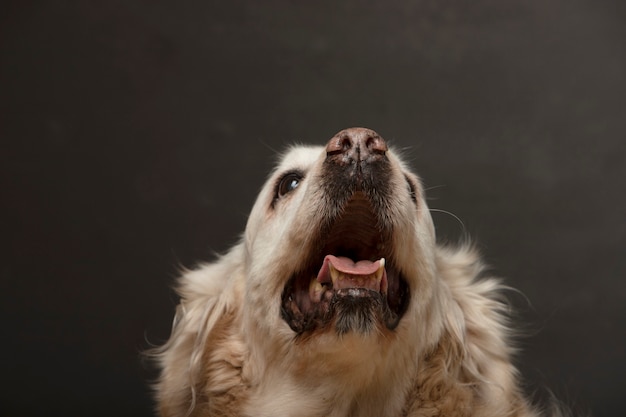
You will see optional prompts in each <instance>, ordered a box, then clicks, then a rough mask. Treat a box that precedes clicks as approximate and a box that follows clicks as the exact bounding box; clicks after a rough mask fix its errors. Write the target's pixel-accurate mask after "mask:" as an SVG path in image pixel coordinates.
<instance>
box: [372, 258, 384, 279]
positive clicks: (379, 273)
mask: <svg viewBox="0 0 626 417" xmlns="http://www.w3.org/2000/svg"><path fill="white" fill-rule="evenodd" d="M384 271H385V258H380V260H379V261H378V269H377V270H376V272H375V273H374V277H376V281H377V282H380V281H381V280H382V279H383V272H384Z"/></svg>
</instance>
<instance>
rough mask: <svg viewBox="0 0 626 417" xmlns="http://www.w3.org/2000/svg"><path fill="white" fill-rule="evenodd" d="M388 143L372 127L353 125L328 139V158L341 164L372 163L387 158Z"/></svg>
mask: <svg viewBox="0 0 626 417" xmlns="http://www.w3.org/2000/svg"><path fill="white" fill-rule="evenodd" d="M385 152H387V144H386V143H385V140H384V139H383V138H382V137H380V135H379V134H378V133H376V132H374V131H373V130H371V129H366V128H363V127H353V128H350V129H346V130H342V131H341V132H339V133H337V134H336V135H335V136H333V138H332V139H331V140H330V141H328V144H327V145H326V160H330V161H331V162H334V163H339V164H353V163H355V162H357V163H362V162H365V163H370V162H375V161H377V160H380V159H384V158H385Z"/></svg>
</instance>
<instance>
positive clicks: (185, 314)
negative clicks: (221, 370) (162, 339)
mask: <svg viewBox="0 0 626 417" xmlns="http://www.w3.org/2000/svg"><path fill="white" fill-rule="evenodd" d="M243 254H244V252H243V246H242V245H238V246H235V247H234V248H233V249H232V250H231V251H230V252H229V253H228V254H226V255H225V256H223V257H221V258H219V259H218V260H217V261H216V262H214V263H212V264H205V265H202V266H200V267H199V268H197V269H194V270H191V271H186V272H185V273H184V274H183V276H182V277H181V278H180V280H179V283H178V293H179V295H180V297H181V300H180V304H179V305H178V307H177V309H176V316H175V318H174V324H173V326H172V333H171V336H170V338H169V340H168V341H167V343H166V344H165V345H163V346H161V347H159V348H156V349H153V350H152V351H151V352H150V353H149V354H150V355H151V356H153V357H154V358H155V359H156V361H157V362H158V363H159V367H160V368H161V375H160V376H159V380H158V382H157V384H156V387H155V388H156V391H157V400H158V407H159V411H160V413H161V415H164V416H166V415H168V416H169V415H186V414H188V413H190V412H191V410H192V409H193V408H194V407H195V406H196V404H197V402H198V399H199V396H201V395H202V393H200V392H199V391H200V390H204V389H206V387H202V386H201V384H203V380H204V379H205V378H206V373H207V371H208V368H209V367H210V366H211V364H210V362H211V361H212V360H214V358H212V357H213V356H214V353H213V351H214V350H215V349H216V346H215V345H216V344H220V345H221V344H223V341H224V338H225V337H226V336H225V335H226V334H228V333H229V328H231V327H232V326H233V324H234V323H233V322H234V321H235V320H239V319H240V316H241V314H240V306H241V304H242V302H241V297H242V296H243V286H244V279H243V277H244V262H243ZM218 350H220V349H219V348H218Z"/></svg>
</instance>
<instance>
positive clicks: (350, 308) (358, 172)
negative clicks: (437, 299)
mask: <svg viewBox="0 0 626 417" xmlns="http://www.w3.org/2000/svg"><path fill="white" fill-rule="evenodd" d="M387 151H388V149H387V144H386V143H385V141H384V140H383V138H382V137H380V136H379V135H378V134H377V133H376V132H374V131H372V130H369V129H364V128H353V129H347V130H343V131H341V132H339V133H338V134H337V135H335V136H334V137H333V138H332V139H331V140H330V141H329V142H328V144H327V145H326V159H325V161H324V164H323V167H322V172H321V178H322V184H321V188H322V190H323V194H324V198H323V200H324V201H326V202H327V203H326V204H328V205H330V207H325V213H328V215H327V216H326V217H327V218H325V219H324V221H323V222H322V223H323V224H321V225H320V228H319V231H318V232H317V234H315V235H314V237H313V239H312V240H311V249H310V250H309V256H308V258H307V259H303V262H302V263H301V269H300V271H298V272H296V273H294V274H293V276H292V277H291V279H290V280H289V281H288V283H287V285H286V286H285V288H284V290H283V294H282V316H283V319H284V320H285V321H286V322H287V323H288V324H289V326H290V327H291V328H292V330H294V331H295V332H296V333H298V334H302V333H305V332H311V331H314V330H318V329H325V328H329V327H334V328H335V330H336V331H337V332H338V333H339V334H345V333H347V332H350V331H356V332H361V333H368V332H370V331H372V330H374V329H375V328H376V327H377V326H379V325H384V326H385V327H386V328H388V329H391V330H393V329H394V328H395V327H396V326H397V324H398V322H399V320H400V318H401V317H402V315H403V314H404V312H405V311H406V307H407V305H408V300H409V291H408V285H407V283H406V280H405V279H404V278H403V277H402V274H401V272H400V269H399V267H398V265H396V264H395V262H394V248H393V240H392V237H393V235H394V232H395V231H394V228H393V223H392V221H391V219H390V215H391V213H390V211H391V206H392V204H393V200H392V195H393V193H394V192H397V190H393V189H392V187H391V178H392V172H393V171H392V167H391V165H390V164H391V162H390V161H389V159H388V157H387Z"/></svg>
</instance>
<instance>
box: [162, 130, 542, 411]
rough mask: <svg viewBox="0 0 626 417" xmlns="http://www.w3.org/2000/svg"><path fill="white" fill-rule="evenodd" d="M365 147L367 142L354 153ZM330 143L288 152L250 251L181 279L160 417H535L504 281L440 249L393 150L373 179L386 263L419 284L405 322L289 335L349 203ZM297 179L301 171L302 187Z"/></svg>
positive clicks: (250, 233)
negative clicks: (294, 282) (301, 292)
mask: <svg viewBox="0 0 626 417" xmlns="http://www.w3.org/2000/svg"><path fill="white" fill-rule="evenodd" d="M345 132H347V134H346V133H345ZM368 132H371V131H367V130H364V129H351V130H347V131H344V132H341V133H340V134H338V136H337V137H339V138H342V137H344V138H345V137H348V140H351V139H350V138H354V137H358V136H359V135H361V136H362V135H364V134H365V135H367V134H369V135H370V136H372V135H376V134H375V132H371V133H368ZM342 135H343V136H342ZM346 135H347V136H346ZM376 137H378V136H377V135H376ZM381 140H382V139H381ZM381 143H383V145H380V146H384V142H381ZM344 144H345V143H344ZM359 144H360V145H361V146H365V145H364V144H365V142H363V141H361V142H358V141H357V142H354V143H353V146H358V145H359ZM330 146H331V143H329V145H327V148H326V149H325V148H324V147H307V146H296V147H293V148H291V149H290V150H289V151H288V152H286V153H285V154H284V155H283V156H282V158H281V161H280V163H279V164H278V166H277V167H276V169H275V170H274V172H273V173H272V174H271V176H270V177H269V179H268V180H267V182H266V184H265V186H264V187H263V189H262V190H261V192H260V194H259V196H258V199H257V201H256V203H255V205H254V207H253V209H252V212H251V214H250V217H249V220H248V224H247V227H246V231H245V235H244V237H243V239H242V240H241V242H240V243H239V244H238V245H236V246H235V247H233V248H232V249H231V250H230V251H229V252H228V253H226V254H225V255H224V256H222V257H221V258H219V259H217V260H216V261H214V262H213V263H210V264H205V265H201V266H200V267H198V268H196V269H195V270H192V271H187V272H185V273H184V274H183V276H182V277H181V278H180V280H179V282H178V293H179V295H180V305H179V306H178V308H177V312H176V318H175V320H174V325H173V329H172V334H171V337H170V339H169V341H168V342H167V343H166V344H165V345H164V346H162V347H161V348H159V349H158V350H157V352H156V356H157V360H158V363H159V366H160V369H161V374H160V377H159V380H158V383H157V385H156V398H157V402H158V409H159V412H160V414H161V415H162V416H257V417H258V416H299V417H303V416H311V417H313V416H336V417H339V416H361V417H367V416H372V417H373V416H378V417H380V416H388V417H394V416H415V417H417V416H419V417H426V416H448V417H450V416H485V417H486V416H499V417H503V416H520V417H521V416H534V415H536V411H535V410H533V409H532V408H531V407H530V406H529V404H528V402H527V401H526V400H525V399H524V398H523V396H522V394H521V392H520V388H519V386H518V381H517V372H516V369H515V368H514V366H513V365H512V364H511V354H512V351H513V349H512V347H511V344H510V340H509V333H510V331H509V328H508V327H507V326H508V323H507V320H506V319H505V315H504V314H503V313H504V310H505V309H506V308H507V306H506V305H505V304H504V303H503V302H502V301H501V297H500V292H501V286H500V284H499V282H498V281H497V280H494V279H492V278H485V277H483V275H484V267H483V264H482V263H481V260H480V259H479V257H478V255H477V254H476V252H475V251H474V250H473V249H472V248H471V247H468V246H462V247H460V248H450V247H440V246H438V245H437V244H436V240H435V232H434V226H433V222H432V219H431V216H430V211H429V209H428V207H427V205H426V201H425V197H424V193H423V189H422V186H421V183H420V181H419V178H418V177H417V176H415V175H414V174H413V173H412V172H411V171H410V170H409V169H408V167H407V166H406V165H405V164H404V163H403V162H402V161H401V160H400V159H399V157H398V156H397V155H396V154H395V153H394V152H393V151H392V150H386V147H385V148H384V152H381V153H382V154H383V156H381V158H383V159H384V160H385V163H384V166H382V168H380V169H379V171H373V172H375V173H378V174H376V175H378V176H379V177H381V176H382V177H384V178H385V179H384V181H385V183H384V184H383V185H382V186H381V185H380V184H378V183H376V182H372V183H371V184H370V190H369V191H368V192H369V193H370V194H368V195H370V196H373V197H371V199H379V200H381V202H380V204H378V203H377V204H378V205H377V206H376V207H377V208H376V209H375V211H377V213H375V215H376V216H379V217H376V219H378V220H377V222H381V223H385V226H384V227H385V230H387V231H389V237H388V242H387V243H386V245H387V246H388V248H387V249H386V250H387V255H388V256H389V257H390V258H391V259H392V261H393V263H394V265H395V268H397V270H398V271H399V273H400V274H401V275H402V276H403V279H404V280H405V281H406V284H407V285H408V293H409V299H408V302H407V305H406V306H405V307H404V311H403V312H402V314H401V317H400V318H399V320H398V322H397V325H396V326H395V327H393V326H385V325H384V324H383V323H376V325H375V326H374V328H372V329H369V330H367V329H366V330H363V329H361V330H358V329H356V328H355V330H352V331H351V330H349V329H350V326H349V325H348V331H345V332H338V331H335V329H334V328H333V324H332V323H333V322H332V321H331V322H330V324H328V323H327V324H326V325H323V326H318V327H315V326H314V327H313V328H311V329H309V328H307V329H305V330H303V331H296V330H294V328H292V327H290V325H289V324H288V323H287V320H286V319H285V312H284V305H283V304H281V297H282V298H284V294H285V292H286V291H287V290H286V285H287V283H288V281H289V279H290V277H291V276H292V275H293V274H294V272H296V271H299V270H300V269H301V268H302V266H301V265H302V263H303V262H304V260H306V259H308V258H310V256H311V251H313V250H314V248H315V247H316V246H315V245H316V239H317V240H319V239H320V235H319V234H318V233H317V231H319V230H329V229H328V228H326V229H325V228H324V227H325V225H328V224H330V223H329V219H332V218H333V216H334V217H337V216H339V215H341V212H342V210H344V207H345V202H337V201H336V198H335V197H334V196H332V195H330V193H329V191H328V190H329V188H328V186H327V185H326V186H325V185H324V184H325V183H327V182H333V181H338V179H337V177H336V176H333V175H330V174H329V172H330V171H328V169H329V168H328V164H329V158H330V154H331V152H330V151H329V149H330ZM333 146H334V145H333ZM348 146H350V143H348ZM333 149H334V148H333ZM333 152H334V151H333ZM344 162H345V161H344ZM364 164H365V162H364ZM348 165H349V164H348ZM348 165H346V167H345V169H350V168H349V167H348ZM357 165H358V158H357ZM338 166H340V168H338V169H344V165H342V164H341V163H339V164H338ZM377 169H378V168H377ZM333 172H334V171H333ZM337 172H339V171H337ZM286 173H287V174H289V173H292V174H293V173H296V177H295V178H296V182H294V183H292V184H291V185H292V186H291V187H289V184H287V187H286V186H285V182H284V179H285V174H286ZM383 174H384V175H383ZM288 178H289V177H288ZM364 184H365V183H364ZM368 184H369V183H368ZM372 184H373V185H372ZM376 184H378V185H376ZM281 187H282V188H281ZM285 187H286V188H285ZM381 187H382V188H385V190H386V191H385V193H382V192H381V190H380V189H379V188H381ZM364 188H366V186H364ZM338 192H339V191H338ZM381 211H383V213H380V212H381ZM381 227H382V226H381ZM345 232H346V231H343V234H345ZM323 233H325V232H323ZM372 317H373V316H372ZM355 320H357V319H356V318H355Z"/></svg>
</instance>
